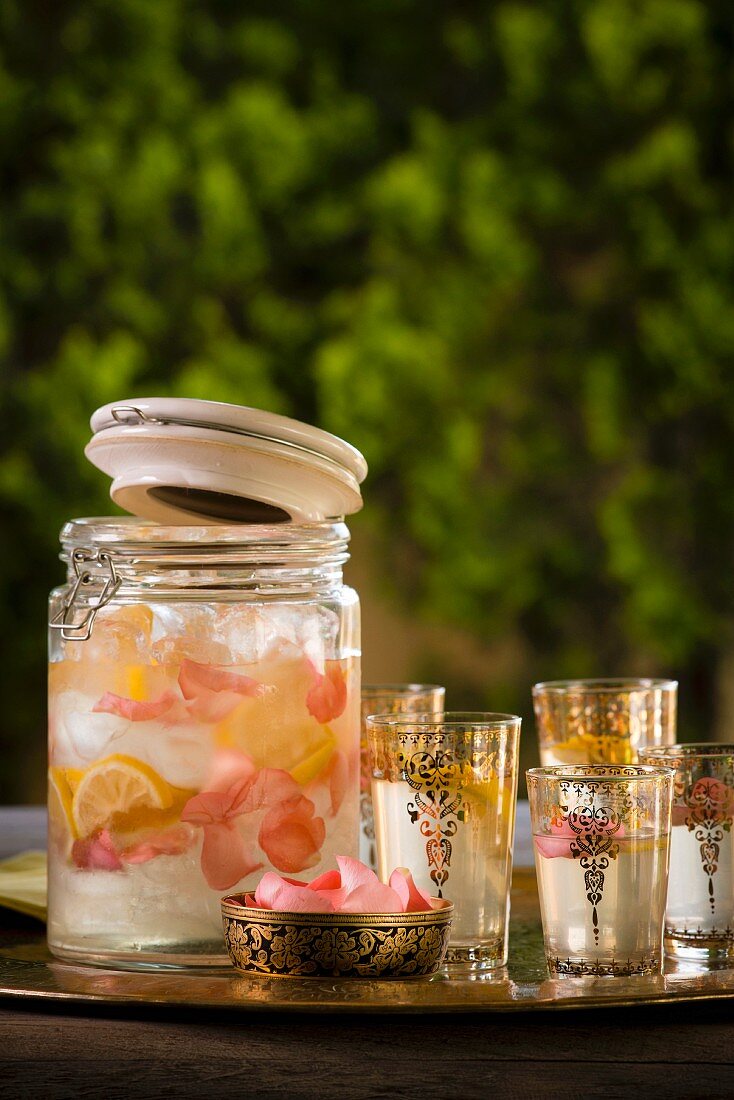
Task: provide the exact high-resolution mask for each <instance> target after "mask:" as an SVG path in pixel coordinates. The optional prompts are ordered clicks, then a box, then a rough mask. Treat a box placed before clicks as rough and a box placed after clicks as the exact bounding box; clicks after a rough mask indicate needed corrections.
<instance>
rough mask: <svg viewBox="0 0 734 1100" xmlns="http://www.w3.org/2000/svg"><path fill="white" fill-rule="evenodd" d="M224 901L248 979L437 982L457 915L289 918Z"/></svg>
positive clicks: (444, 906) (228, 937)
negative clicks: (254, 976)
mask: <svg viewBox="0 0 734 1100" xmlns="http://www.w3.org/2000/svg"><path fill="white" fill-rule="evenodd" d="M244 902H245V894H232V895H231V896H230V897H226V898H223V899H222V922H223V924H224V939H225V943H226V945H227V950H228V951H229V956H230V958H231V960H232V962H233V964H234V965H235V966H236V967H237V969H238V970H241V971H243V973H245V974H262V975H265V976H266V977H269V978H270V977H273V976H281V977H284V978H304V977H306V978H337V977H338V978H418V977H423V976H425V975H426V974H435V972H436V971H437V970H438V968H439V966H440V965H441V963H442V961H443V958H444V955H445V954H446V947H447V945H448V942H449V931H450V928H451V918H452V916H453V912H454V907H453V905H452V904H451V902H449V901H446V900H444V899H443V898H431V904H432V905H433V909H431V910H430V911H429V912H425V913H367V914H356V913H287V912H282V911H279V910H270V909H256V908H253V907H248V906H246V905H245V904H244Z"/></svg>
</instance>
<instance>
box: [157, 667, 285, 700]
mask: <svg viewBox="0 0 734 1100" xmlns="http://www.w3.org/2000/svg"><path fill="white" fill-rule="evenodd" d="M178 682H179V685H180V687H181V692H182V693H183V697H184V699H195V698H197V696H199V695H201V693H202V690H203V691H213V692H223V691H224V692H230V693H232V694H234V695H244V696H247V695H249V696H256V695H262V694H263V692H264V690H265V689H264V687H263V685H262V684H261V683H260V681H259V680H253V678H252V677H251V676H243V675H242V673H240V672H224V671H222V669H219V668H214V667H213V666H212V665H202V664H199V662H198V661H192V660H190V659H189V658H188V657H184V659H183V660H182V661H181V667H180V670H179V674H178Z"/></svg>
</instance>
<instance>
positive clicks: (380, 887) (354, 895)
mask: <svg viewBox="0 0 734 1100" xmlns="http://www.w3.org/2000/svg"><path fill="white" fill-rule="evenodd" d="M341 912H342V913H402V912H403V907H402V903H401V900H400V897H399V895H398V894H397V892H396V891H395V890H393V888H392V887H391V886H386V885H385V883H384V882H380V881H379V879H377V881H376V882H373V883H371V884H370V885H364V886H358V887H357V888H356V890H351V891H350V892H349V894H347V897H346V898H345V899H344V902H343V903H342V906H341Z"/></svg>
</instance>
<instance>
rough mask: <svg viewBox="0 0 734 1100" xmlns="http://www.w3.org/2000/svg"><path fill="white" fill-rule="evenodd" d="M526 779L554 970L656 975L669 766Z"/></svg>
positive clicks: (541, 773) (593, 767)
mask: <svg viewBox="0 0 734 1100" xmlns="http://www.w3.org/2000/svg"><path fill="white" fill-rule="evenodd" d="M527 781H528V795H529V798H530V820H531V824H532V830H533V847H534V849H535V867H536V871H537V875H538V892H539V894H540V910H541V916H542V919H543V937H544V940H545V950H546V958H547V961H548V969H549V971H550V973H551V975H553V976H558V975H564V976H570V977H579V976H583V975H587V974H588V975H593V976H595V977H606V976H620V977H629V976H631V975H639V974H659V973H660V972H661V968H662V948H663V919H664V915H665V893H666V888H667V882H668V853H669V842H670V808H671V802H672V795H673V772H672V771H671V769H670V768H662V767H645V766H642V765H626V766H615V765H611V764H609V765H607V764H588V765H583V764H579V765H570V766H558V767H553V768H531V769H530V770H529V771H528V773H527Z"/></svg>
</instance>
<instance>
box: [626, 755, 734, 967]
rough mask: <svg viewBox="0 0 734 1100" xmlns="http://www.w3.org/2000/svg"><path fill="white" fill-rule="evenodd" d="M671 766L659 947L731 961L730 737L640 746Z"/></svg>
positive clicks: (733, 800) (648, 759)
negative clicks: (667, 855)
mask: <svg viewBox="0 0 734 1100" xmlns="http://www.w3.org/2000/svg"><path fill="white" fill-rule="evenodd" d="M640 758H641V759H643V760H644V761H645V763H647V764H657V765H660V764H665V765H668V766H669V767H672V768H675V781H674V792H675V797H674V801H673V813H672V822H673V827H672V830H671V838H670V879H669V882H668V903H667V907H666V911H665V950H666V952H667V953H668V954H670V955H673V956H675V957H676V958H680V959H691V960H703V961H717V960H719V961H721V960H723V961H728V962H734V867H733V864H734V831H733V830H732V825H733V824H734V744H729V745H722V744H695V745H669V746H666V747H665V748H658V749H647V750H644V751H643V752H641V753H640Z"/></svg>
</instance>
